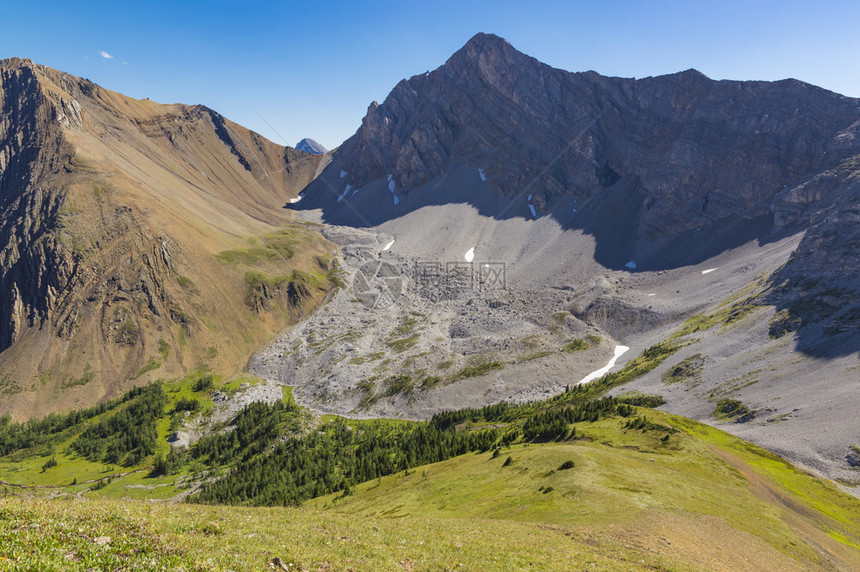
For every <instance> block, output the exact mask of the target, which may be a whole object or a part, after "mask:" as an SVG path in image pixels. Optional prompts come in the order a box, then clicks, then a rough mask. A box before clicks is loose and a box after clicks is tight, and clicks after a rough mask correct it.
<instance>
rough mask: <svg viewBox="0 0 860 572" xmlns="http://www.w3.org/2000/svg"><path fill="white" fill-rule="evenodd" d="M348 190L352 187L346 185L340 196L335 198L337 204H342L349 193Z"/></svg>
mask: <svg viewBox="0 0 860 572" xmlns="http://www.w3.org/2000/svg"><path fill="white" fill-rule="evenodd" d="M350 189H352V185H350V184H349V183H347V184H346V188H345V189H344V190H343V193H341V195H340V196H339V197H338V198H337V202H339V203H342V202H343V199H345V198H346V194H347V193H348V192H349V191H350Z"/></svg>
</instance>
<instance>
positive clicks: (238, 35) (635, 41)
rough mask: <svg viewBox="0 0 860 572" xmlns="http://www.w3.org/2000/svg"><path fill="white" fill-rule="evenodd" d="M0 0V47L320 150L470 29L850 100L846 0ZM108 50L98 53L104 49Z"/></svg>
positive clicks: (601, 62)
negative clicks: (311, 142)
mask: <svg viewBox="0 0 860 572" xmlns="http://www.w3.org/2000/svg"><path fill="white" fill-rule="evenodd" d="M815 4H816V3H813V2H794V1H791V0H789V1H782V2H776V1H766V2H765V1H756V0H745V1H742V2H739V1H735V0H730V1H720V2H716V1H715V2H699V1H696V0H693V1H686V2H672V1H659V0H651V1H641V2H634V1H609V0H607V1H603V2H574V1H568V2H558V1H552V2H550V1H547V2H540V1H534V2H522V1H520V2H509V1H493V2H469V1H467V0H459V1H449V0H434V1H432V2H413V1H411V0H409V1H404V2H386V1H371V2H357V1H355V2H338V1H327V2H315V1H313V0H310V1H307V0H306V1H303V2H291V1H290V2H288V1H282V2H277V1H249V2H238V1H237V2H221V1H218V0H212V1H210V2H206V3H203V2H200V3H199V4H195V3H191V2H182V1H181V0H176V1H175V3H174V2H162V1H154V2H146V3H142V2H141V3H124V2H117V1H113V2H87V1H83V2H68V1H63V2H5V3H4V5H3V7H2V14H3V24H2V31H0V58H7V57H11V56H20V57H27V58H30V59H32V60H34V61H36V62H38V63H42V64H45V65H48V66H51V67H54V68H58V69H61V70H63V71H67V72H69V73H72V74H75V75H79V76H82V77H87V78H89V79H91V80H93V81H95V82H96V83H99V84H101V85H102V86H104V87H107V88H109V89H113V90H117V91H120V92H123V93H125V94H127V95H130V96H133V97H138V98H143V97H149V98H151V99H153V100H155V101H160V102H165V103H172V102H182V103H202V104H205V105H208V106H209V107H212V108H213V109H215V110H216V111H219V112H220V113H222V114H224V115H225V116H227V117H228V118H230V119H232V120H233V121H236V122H238V123H241V124H243V125H245V126H247V127H250V128H251V129H254V130H255V131H258V132H259V133H261V134H263V135H264V136H266V137H268V138H270V139H272V140H273V141H276V142H278V143H282V144H283V143H284V142H285V141H286V143H288V144H290V145H295V144H296V142H297V141H298V140H299V139H301V138H302V137H312V138H314V139H316V140H317V141H319V142H320V143H322V144H323V145H325V146H326V147H329V148H332V147H335V146H337V145H339V144H340V143H341V142H342V141H343V140H344V139H345V138H347V137H349V136H350V135H351V134H352V133H354V132H355V130H356V129H357V128H358V126H359V125H360V123H361V118H362V117H363V116H364V113H365V111H366V109H367V105H368V104H369V103H370V102H371V101H373V100H377V101H380V102H381V101H382V100H383V99H384V98H385V96H386V95H387V94H388V92H389V90H390V89H391V88H392V87H393V86H394V85H395V84H396V83H397V82H398V81H399V80H401V79H403V78H406V77H410V76H412V75H416V74H419V73H423V72H425V71H427V70H431V69H434V68H436V67H438V66H439V65H441V64H442V63H444V61H445V60H446V59H447V58H448V57H449V56H450V55H451V54H452V53H453V52H455V51H456V50H457V49H459V48H460V47H461V46H462V45H463V44H464V43H465V42H466V41H467V40H468V39H469V38H470V37H471V36H473V35H474V34H475V33H477V32H492V33H495V34H498V35H500V36H502V37H504V38H506V39H507V40H508V41H510V42H511V43H512V44H513V45H514V46H515V47H516V48H517V49H519V50H521V51H523V52H525V53H527V54H529V55H532V56H534V57H536V58H538V59H540V60H542V61H544V62H546V63H548V64H550V65H553V66H555V67H559V68H563V69H567V70H571V71H584V70H589V69H593V70H595V71H598V72H600V73H602V74H606V75H616V76H632V77H644V76H649V75H658V74H663V73H671V72H675V71H679V70H683V69H687V68H691V67H692V68H696V69H698V70H700V71H702V72H703V73H705V74H706V75H708V76H710V77H713V78H717V79H767V80H773V79H781V78H785V77H796V78H798V79H801V80H804V81H808V82H810V83H814V84H817V85H820V86H822V87H826V88H828V89H831V90H834V91H837V92H840V93H843V94H845V95H850V96H854V97H860V59H858V55H860V33H858V31H857V25H858V24H860V2H857V1H856V0H854V1H833V2H824V3H821V6H824V7H818V6H816V5H815ZM102 52H104V54H105V55H109V56H110V57H109V58H108V57H104V56H103V55H102Z"/></svg>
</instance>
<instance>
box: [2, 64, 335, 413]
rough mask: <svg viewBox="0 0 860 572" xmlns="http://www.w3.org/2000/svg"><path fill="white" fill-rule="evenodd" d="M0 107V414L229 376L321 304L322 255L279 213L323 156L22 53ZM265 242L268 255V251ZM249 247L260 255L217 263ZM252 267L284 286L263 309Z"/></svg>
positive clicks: (324, 247) (6, 76)
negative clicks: (165, 382) (295, 281)
mask: <svg viewBox="0 0 860 572" xmlns="http://www.w3.org/2000/svg"><path fill="white" fill-rule="evenodd" d="M0 112H2V113H1V114H0V118H2V122H0V209H2V212H0V285H2V286H3V288H2V291H0V323H2V324H4V329H3V330H0V349H2V350H3V351H2V353H0V411H11V412H12V413H13V415H14V416H15V417H17V418H24V417H30V416H33V415H40V414H44V413H47V412H50V411H54V410H58V409H70V408H72V407H80V406H84V405H88V404H91V403H93V402H95V401H98V400H99V399H102V398H104V397H108V396H114V395H117V394H118V393H119V392H121V391H122V390H123V389H125V388H127V387H128V386H129V385H131V384H136V383H143V382H145V381H147V380H148V379H151V378H154V377H157V376H165V375H177V374H180V373H182V372H184V371H187V370H188V369H192V368H196V367H201V366H203V367H213V368H215V369H218V370H221V371H225V372H229V371H233V370H236V369H239V368H241V367H243V366H244V364H245V362H246V360H247V358H248V356H249V354H250V352H251V351H252V350H253V348H254V347H255V346H256V345H258V344H260V343H261V342H262V341H264V340H265V339H267V337H269V336H271V335H272V334H273V333H274V332H276V331H277V330H278V329H280V328H282V327H284V326H285V325H286V324H288V323H289V322H290V321H292V320H295V319H297V318H298V317H299V316H300V315H301V314H303V313H306V312H308V311H309V310H310V309H311V308H312V307H313V305H314V304H315V303H316V302H318V301H319V300H321V298H322V296H324V293H325V291H326V289H327V287H328V286H327V282H326V281H325V279H324V275H325V272H326V270H327V267H326V261H327V260H328V259H329V258H330V255H331V251H332V245H331V244H330V243H328V242H327V241H325V240H324V239H323V238H322V237H321V236H320V235H319V234H318V233H317V232H316V231H315V230H314V229H312V228H310V227H307V226H304V225H298V224H295V223H291V222H290V218H289V214H288V213H287V212H286V211H284V210H283V209H282V206H283V204H284V203H285V202H287V201H288V200H289V199H290V198H291V197H294V196H296V194H297V193H298V192H299V190H301V189H302V188H303V187H304V186H305V185H306V184H307V183H308V182H309V181H310V180H312V179H313V177H314V175H315V173H316V171H317V168H318V166H319V163H320V161H321V160H322V158H321V157H319V156H313V155H308V154H305V153H301V152H298V151H295V150H294V149H290V148H284V147H281V146H279V145H276V144H274V143H272V142H270V141H268V140H266V139H264V138H263V137H261V136H260V135H258V134H256V133H253V132H251V131H248V130H247V129H244V128H242V127H240V126H238V125H236V124H234V123H232V122H230V121H228V120H226V119H225V118H223V117H221V116H220V115H218V114H217V113H215V112H213V111H212V110H210V109H208V108H205V107H203V106H188V105H180V104H174V105H161V104H157V103H154V102H152V101H149V100H135V99H132V98H128V97H126V96H123V95H121V94H119V93H115V92H112V91H109V90H106V89H103V88H101V87H99V86H97V85H95V84H93V83H91V82H89V81H88V80H84V79H80V78H77V77H74V76H70V75H68V74H64V73H62V72H58V71H56V70H52V69H50V68H46V67H44V66H38V65H35V64H33V63H31V62H29V61H27V60H18V59H13V60H5V61H2V62H0ZM285 225H289V226H288V227H287V230H283V228H284V226H285ZM276 232H280V234H279V235H278V237H279V238H278V245H279V249H278V248H276V249H275V250H271V249H268V250H267V249H266V248H262V247H263V246H265V244H266V243H267V241H266V239H265V238H263V237H265V236H269V235H272V233H276ZM256 241H259V243H258V244H257V245H255V244H253V243H254V242H256ZM269 242H270V241H269ZM255 248H256V249H258V250H259V249H261V248H262V250H263V253H264V254H266V256H262V257H260V256H257V257H251V258H250V259H242V260H240V261H239V263H225V262H221V261H219V260H218V259H216V257H215V255H216V254H217V253H219V252H222V251H225V250H243V249H245V250H247V249H255ZM291 254H293V256H290V255H291ZM243 262H244V263H243ZM252 268H253V269H256V270H258V271H262V272H264V273H265V274H266V275H268V276H280V277H282V278H281V279H279V280H273V281H272V284H270V285H269V286H270V287H269V288H267V289H266V290H265V292H263V294H262V295H263V296H264V297H269V298H271V300H270V303H268V302H267V303H265V304H262V305H261V304H259V303H257V304H252V303H250V302H251V300H250V299H249V288H250V287H249V284H248V283H247V281H246V272H247V271H248V270H249V269H252ZM297 269H298V270H302V271H304V272H305V274H302V275H301V282H302V285H303V287H302V288H300V289H299V290H300V293H301V296H300V299H294V300H293V301H292V303H290V302H288V301H287V298H286V290H287V288H288V286H289V284H290V280H289V278H291V277H293V278H294V276H293V271H294V270H297ZM7 324H8V326H7Z"/></svg>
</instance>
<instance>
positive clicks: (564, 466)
mask: <svg viewBox="0 0 860 572" xmlns="http://www.w3.org/2000/svg"><path fill="white" fill-rule="evenodd" d="M573 467H574V462H573V461H570V460H568V461H565V462H564V463H562V464H561V465H559V467H558V470H559V471H566V470H567V469H572V468H573Z"/></svg>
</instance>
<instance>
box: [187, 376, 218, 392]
mask: <svg viewBox="0 0 860 572" xmlns="http://www.w3.org/2000/svg"><path fill="white" fill-rule="evenodd" d="M213 383H214V382H213V379H212V375H211V374H208V373H207V374H206V375H203V376H201V377H200V379H198V380H197V381H195V382H194V386H193V387H192V388H191V390H192V391H206V390H207V389H211V387H212V384H213Z"/></svg>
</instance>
